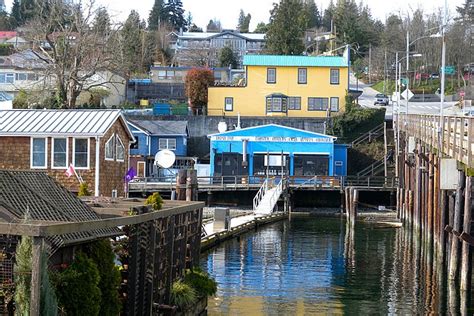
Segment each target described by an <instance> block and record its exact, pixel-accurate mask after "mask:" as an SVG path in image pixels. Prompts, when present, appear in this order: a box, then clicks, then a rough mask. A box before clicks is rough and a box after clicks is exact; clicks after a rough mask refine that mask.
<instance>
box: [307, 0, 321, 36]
mask: <svg viewBox="0 0 474 316" xmlns="http://www.w3.org/2000/svg"><path fill="white" fill-rule="evenodd" d="M303 8H304V11H303V12H304V14H305V16H306V23H307V25H306V28H307V29H310V28H315V27H320V26H321V14H320V13H319V10H318V7H317V6H316V3H314V0H305V1H304V4H303Z"/></svg>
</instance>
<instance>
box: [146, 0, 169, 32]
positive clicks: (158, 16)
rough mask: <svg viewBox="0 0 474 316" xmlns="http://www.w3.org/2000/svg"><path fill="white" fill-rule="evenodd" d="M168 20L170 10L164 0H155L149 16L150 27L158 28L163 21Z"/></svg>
mask: <svg viewBox="0 0 474 316" xmlns="http://www.w3.org/2000/svg"><path fill="white" fill-rule="evenodd" d="M164 22H166V23H167V22H168V11H167V8H166V6H165V3H164V1H163V0H155V4H153V8H152V9H151V11H150V15H149V17H148V28H149V29H150V30H157V29H158V28H159V27H160V26H161V23H164Z"/></svg>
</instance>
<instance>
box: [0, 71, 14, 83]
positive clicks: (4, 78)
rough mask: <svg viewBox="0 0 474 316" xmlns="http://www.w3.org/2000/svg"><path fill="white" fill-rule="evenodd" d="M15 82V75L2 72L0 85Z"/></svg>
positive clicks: (0, 73)
mask: <svg viewBox="0 0 474 316" xmlns="http://www.w3.org/2000/svg"><path fill="white" fill-rule="evenodd" d="M14 81H15V74H14V73H8V72H0V83H13V82H14Z"/></svg>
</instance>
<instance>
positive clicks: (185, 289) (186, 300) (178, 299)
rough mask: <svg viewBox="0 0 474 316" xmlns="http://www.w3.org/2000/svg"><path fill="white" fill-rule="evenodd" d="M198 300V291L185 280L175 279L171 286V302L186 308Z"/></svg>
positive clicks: (182, 308) (180, 307)
mask: <svg viewBox="0 0 474 316" xmlns="http://www.w3.org/2000/svg"><path fill="white" fill-rule="evenodd" d="M196 301H197V296H196V291H195V290H194V289H193V288H192V287H191V286H190V285H188V284H186V283H184V282H183V281H175V282H174V283H173V285H172V286H171V296H170V303H171V304H172V305H176V306H177V307H178V308H179V309H181V310H184V309H186V308H188V307H190V306H191V305H193V304H194V303H195V302H196Z"/></svg>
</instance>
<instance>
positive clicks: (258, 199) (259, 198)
mask: <svg viewBox="0 0 474 316" xmlns="http://www.w3.org/2000/svg"><path fill="white" fill-rule="evenodd" d="M267 191H268V179H265V181H264V182H263V184H262V186H261V187H260V189H258V192H257V194H255V197H254V198H253V210H254V211H255V210H256V209H257V207H258V205H259V204H260V202H261V201H262V199H263V197H264V196H265V193H267Z"/></svg>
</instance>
